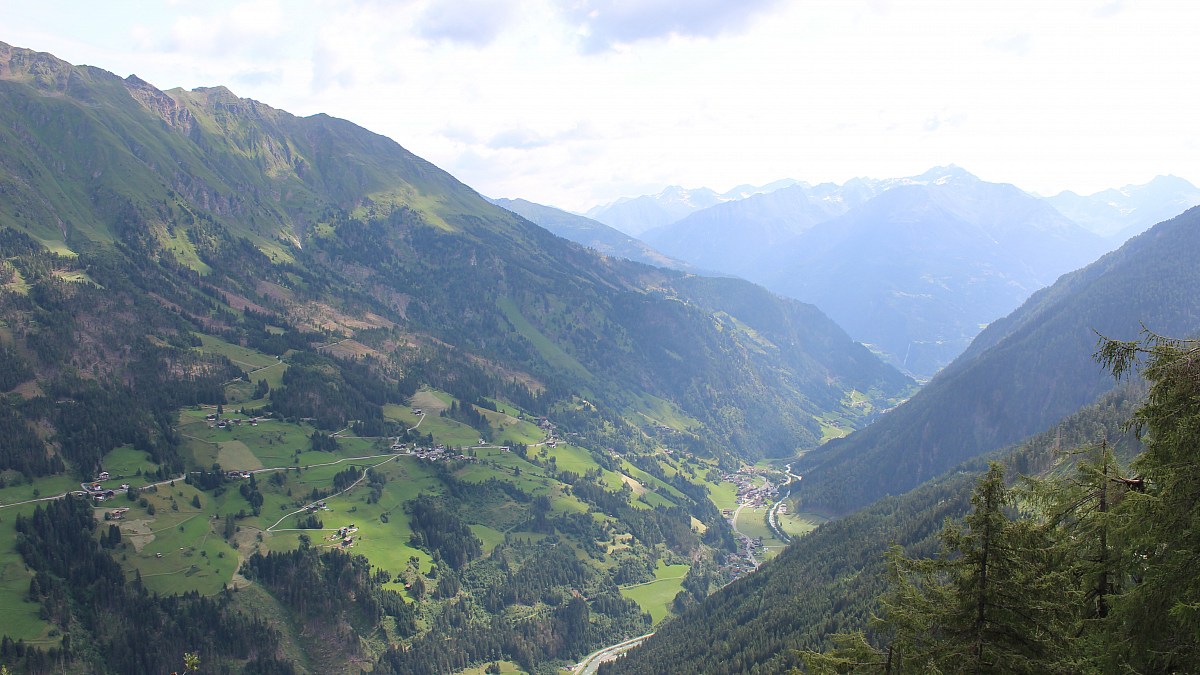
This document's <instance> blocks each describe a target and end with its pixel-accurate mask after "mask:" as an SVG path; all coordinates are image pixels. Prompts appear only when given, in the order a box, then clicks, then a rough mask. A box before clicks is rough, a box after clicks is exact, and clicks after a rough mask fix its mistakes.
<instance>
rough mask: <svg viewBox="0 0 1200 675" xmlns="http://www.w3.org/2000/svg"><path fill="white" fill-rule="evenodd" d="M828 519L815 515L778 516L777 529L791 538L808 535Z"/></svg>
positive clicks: (785, 514) (803, 513)
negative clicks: (779, 528) (781, 529)
mask: <svg viewBox="0 0 1200 675" xmlns="http://www.w3.org/2000/svg"><path fill="white" fill-rule="evenodd" d="M828 520H829V519H828V518H826V517H824V516H821V515H819V514H816V513H805V512H799V513H784V514H781V515H780V516H779V527H781V528H783V531H784V532H787V533H788V534H790V535H791V536H793V537H799V536H801V535H804V534H808V533H809V532H812V531H813V530H815V529H817V526H819V525H820V524H821V523H824V522H826V521H828Z"/></svg>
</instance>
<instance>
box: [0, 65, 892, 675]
mask: <svg viewBox="0 0 1200 675" xmlns="http://www.w3.org/2000/svg"><path fill="white" fill-rule="evenodd" d="M0 97H2V99H3V102H2V104H0V121H2V122H3V124H0V194H3V195H4V199H0V392H3V398H2V405H0V430H2V431H3V433H4V434H5V438H6V442H5V443H4V444H0V528H3V529H4V530H5V531H7V532H8V534H9V536H8V537H7V538H6V541H9V542H11V543H10V544H9V546H8V547H5V548H4V549H3V550H2V551H0V612H2V613H3V616H4V617H6V620H5V621H4V622H3V625H4V629H3V631H0V632H4V633H6V634H7V637H0V663H4V664H6V665H9V666H10V667H13V668H16V669H17V672H47V671H49V670H52V669H59V670H61V669H63V668H65V669H66V670H85V671H89V672H147V673H161V672H170V671H171V670H173V669H174V670H177V669H179V668H180V664H181V663H182V657H183V653H184V652H188V653H194V654H198V655H199V657H200V659H201V662H202V663H204V664H207V665H208V667H211V668H212V669H214V670H216V671H221V670H224V669H228V670H245V671H246V672H259V673H292V672H295V673H300V672H312V673H317V672H319V673H333V672H359V671H360V670H362V669H363V668H364V667H368V666H369V667H371V668H373V669H374V672H378V673H387V672H394V673H404V672H431V671H435V670H440V671H445V672H454V671H459V670H467V669H472V668H479V667H481V666H483V665H485V664H486V663H488V662H490V661H492V660H499V661H505V662H509V663H512V664H517V665H519V666H520V667H521V668H522V669H524V670H526V671H545V670H551V669H553V668H555V667H556V666H557V665H561V664H564V663H567V662H568V661H570V660H571V659H574V658H578V657H580V656H582V655H584V654H586V653H587V652H589V651H591V650H592V649H594V648H596V647H597V646H600V645H602V644H605V643H607V642H611V641H613V640H614V639H619V638H621V637H623V636H627V635H639V634H642V633H644V632H646V630H647V629H648V628H649V625H648V623H647V621H649V620H657V619H660V618H662V617H664V616H666V615H668V614H669V613H670V612H673V611H676V609H678V608H679V607H683V606H686V605H688V604H689V603H695V602H697V601H698V600H699V599H702V598H703V597H704V596H705V595H706V594H707V593H708V592H710V591H711V590H713V589H715V588H717V587H719V586H720V585H721V584H723V583H725V582H726V581H727V580H728V579H729V578H730V571H729V570H730V568H731V567H735V566H733V565H731V564H728V563H730V562H731V561H732V560H733V558H734V556H736V553H735V551H736V544H735V542H734V540H733V538H732V536H731V533H730V530H729V527H728V525H727V523H726V521H725V519H724V518H723V517H722V515H721V513H720V511H719V509H718V507H717V506H715V504H714V502H713V500H712V499H710V497H709V491H710V490H721V491H724V490H726V488H727V487H728V486H725V487H722V486H721V485H720V480H721V479H720V477H721V475H722V470H728V469H733V468H736V467H737V466H739V465H740V463H741V462H742V461H743V460H744V459H745V460H750V461H754V460H758V459H760V458H762V457H764V456H776V457H783V456H790V455H792V454H794V453H795V452H797V451H799V450H805V449H810V448H812V447H814V446H816V445H817V444H818V443H819V442H820V441H821V440H822V438H823V435H824V431H825V429H826V428H827V427H828V420H831V419H835V420H838V421H839V423H840V424H844V425H845V426H847V427H855V426H861V425H863V424H865V423H866V422H867V421H868V420H869V412H868V411H869V410H870V409H871V408H870V406H863V405H860V404H858V402H857V401H856V400H855V397H856V396H860V394H859V393H858V392H866V394H865V395H866V396H867V397H868V398H869V399H870V400H869V403H870V405H871V406H876V407H887V406H890V405H893V404H894V403H895V401H897V400H899V399H900V398H902V397H903V396H906V395H907V394H908V393H909V392H910V390H911V388H912V382H911V381H910V380H908V379H907V378H905V377H903V376H902V375H900V374H899V373H898V372H897V371H895V370H894V369H892V368H890V367H888V366H886V365H884V364H882V363H881V362H880V361H878V360H877V359H875V358H874V357H873V356H872V355H871V354H870V353H869V352H868V351H867V350H866V349H864V348H863V347H862V346H861V345H857V344H855V343H853V342H851V341H850V339H849V338H848V337H847V336H846V335H845V334H844V333H843V332H842V331H841V330H840V329H838V328H837V327H836V326H835V325H833V324H832V323H831V322H830V321H829V320H828V319H827V318H826V317H824V316H823V315H821V314H820V313H819V312H817V311H816V310H814V309H813V308H812V307H811V306H808V305H803V304H801V303H797V302H791V301H785V300H781V299H779V298H776V297H774V296H771V295H769V294H767V293H765V292H763V291H762V290H761V289H758V288H756V287H753V286H751V285H749V284H747V283H745V282H741V281H737V280H717V279H701V278H699V277H694V276H689V275H686V274H683V273H679V272H673V271H665V270H659V269H655V268H651V267H647V266H643V265H639V264H636V263H631V262H627V261H621V260H616V259H612V258H605V257H602V256H599V255H597V254H595V253H593V252H590V251H588V250H586V249H584V248H582V247H580V246H578V245H575V244H572V243H570V242H566V241H564V240H562V239H559V238H558V237H555V236H553V235H551V234H550V233H548V232H546V231H545V230H543V229H541V228H539V227H537V226H535V225H533V224H532V223H530V222H528V221H526V220H524V219H522V218H520V217H518V216H516V215H515V214H512V213H511V212H508V211H505V210H503V209H501V208H499V207H496V206H494V205H492V204H490V203H488V202H487V201H486V200H484V199H482V198H481V197H480V196H479V195H477V194H476V193H475V192H474V191H472V190H470V189H469V188H467V187H466V186H464V185H462V184H461V183H459V182H458V181H457V180H455V179H454V178H453V177H451V176H450V175H448V174H446V173H444V172H442V171H441V170H439V169H437V168H436V167H434V166H432V165H430V164H429V163H427V162H425V161H423V160H421V159H419V158H417V157H415V156H413V155H411V154H410V153H408V152H407V151H405V150H404V149H403V148H402V147H400V146H399V145H397V144H396V143H395V142H393V141H391V140H389V139H386V138H383V137H381V136H378V135H376V134H372V133H370V132H368V131H366V130H364V129H361V128H360V127H357V126H355V125H353V124H351V123H349V122H346V121H343V120H338V119H334V118H330V117H328V116H324V115H316V116H312V117H307V118H298V117H295V116H292V115H290V114H288V113H286V112H283V111H279V110H274V109H272V108H270V107H269V106H266V105H264V104H262V103H259V102H255V101H249V100H245V99H239V98H237V97H236V96H234V95H233V94H232V93H231V92H229V91H228V90H226V89H224V88H221V87H217V88H206V89H197V90H193V91H182V90H169V91H161V90H158V89H156V88H154V87H153V86H151V85H149V84H148V83H146V82H143V81H141V80H139V79H138V78H136V77H133V76H131V77H129V78H125V79H122V78H119V77H116V76H114V75H112V74H110V73H107V72H104V71H102V70H99V69H97V68H90V67H75V66H71V65H70V64H66V63H64V62H62V61H60V60H58V59H55V58H54V57H53V56H50V55H48V54H40V53H36V52H31V51H28V50H23V49H18V48H12V47H8V46H7V45H0ZM418 410H419V411H420V412H417V411H418ZM439 445H440V446H443V448H442V449H441V450H438V449H437V448H438V446H439ZM417 448H420V449H421V450H419V451H418V450H417ZM426 449H428V450H426ZM419 455H425V456H424V457H421V456H419ZM233 470H236V471H237V472H238V473H237V474H236V477H235V476H234V475H231V474H229V473H228V472H229V471H233ZM101 472H108V473H109V474H110V478H108V479H105V480H103V481H98V482H100V483H101V484H102V485H103V486H104V490H105V491H107V490H112V491H113V494H112V495H111V496H109V497H108V498H107V499H105V500H103V501H101V500H99V499H97V498H96V497H95V495H92V494H89V490H88V489H87V488H86V487H85V486H86V484H90V483H92V482H93V481H94V480H96V478H97V477H98V476H99V475H100V474H101ZM126 484H127V485H128V487H127V488H122V487H119V486H121V485H126ZM71 492H75V493H79V494H78V495H76V496H66V497H62V495H65V494H67V493H71ZM60 497H61V498H60ZM34 500H36V501H34ZM119 509H128V510H124V511H119V512H118V510H119ZM18 514H19V515H20V516H21V518H20V519H18V518H17V515H18ZM106 515H107V517H108V519H107V520H106V519H105V516H106ZM346 528H349V529H350V530H353V532H348V531H347V529H346ZM339 530H340V531H341V533H340V534H339V533H338V531H339ZM335 535H337V536H335ZM347 537H349V539H350V541H346V542H345V543H343V540H344V539H346V538H347ZM685 568H686V569H687V570H690V571H689V572H688V573H687V574H686V575H685V580H683V581H680V580H679V579H678V578H677V577H678V576H679V574H674V573H675V572H680V573H682V572H683V571H684V569H685ZM660 570H668V571H670V572H672V573H671V574H665V573H660V572H659V571H660ZM656 574H659V575H660V576H661V577H662V578H661V579H657V580H656ZM668 577H672V578H668ZM647 582H653V583H652V584H647ZM642 584H647V585H645V586H643V585H642ZM675 584H678V586H676V585H675ZM627 588H632V589H633V590H632V591H631V592H628V593H623V589H627ZM639 589H652V590H653V592H650V590H639ZM672 591H674V592H672ZM667 596H670V597H667ZM676 596H682V599H681V600H679V601H678V602H676V601H677V598H676ZM630 598H632V599H630ZM264 616H268V617H271V618H270V619H263V618H261V617H264ZM647 617H652V618H651V619H647ZM231 631H233V632H236V633H237V636H236V638H234V637H230V632H231ZM447 638H450V639H451V640H452V641H453V644H454V645H455V647H454V648H453V649H447V648H446V639H447Z"/></svg>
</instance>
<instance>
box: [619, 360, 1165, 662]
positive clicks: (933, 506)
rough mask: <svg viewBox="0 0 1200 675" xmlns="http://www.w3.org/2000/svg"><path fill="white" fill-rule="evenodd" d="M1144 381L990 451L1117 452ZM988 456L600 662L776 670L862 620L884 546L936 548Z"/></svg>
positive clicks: (817, 535)
mask: <svg viewBox="0 0 1200 675" xmlns="http://www.w3.org/2000/svg"><path fill="white" fill-rule="evenodd" d="M1143 392H1144V389H1142V388H1141V387H1139V386H1138V385H1137V384H1136V383H1130V384H1129V385H1126V386H1122V387H1120V388H1118V389H1117V390H1114V391H1113V392H1111V393H1109V394H1108V395H1106V396H1104V397H1102V399H1101V400H1100V401H1098V402H1097V403H1095V404H1093V405H1091V406H1088V407H1087V408H1085V409H1083V410H1081V411H1079V412H1078V413H1076V414H1074V415H1072V416H1070V417H1068V418H1066V419H1064V420H1062V421H1061V422H1060V423H1059V424H1057V425H1055V426H1054V427H1053V428H1052V429H1050V430H1048V431H1045V432H1043V433H1041V434H1038V435H1037V436H1034V437H1032V438H1030V439H1028V440H1027V441H1025V442H1023V443H1021V444H1019V445H1017V446H1013V447H1010V448H1007V449H1005V450H1003V451H1000V452H997V453H994V454H993V456H992V457H991V458H992V459H996V460H999V461H1001V462H1003V464H1004V465H1005V466H1006V467H1007V468H1008V475H1009V477H1010V479H1012V480H1015V478H1016V477H1017V476H1020V475H1039V474H1045V473H1054V472H1056V471H1059V470H1060V469H1059V468H1058V467H1060V466H1063V465H1064V463H1065V462H1068V461H1069V460H1070V456H1069V455H1067V454H1065V451H1067V450H1070V449H1072V448H1083V447H1093V446H1094V445H1095V444H1097V443H1100V442H1106V443H1107V444H1108V446H1109V447H1110V448H1111V449H1113V451H1114V452H1116V453H1117V454H1118V455H1119V456H1121V457H1123V458H1125V460H1126V461H1128V459H1129V458H1131V457H1133V456H1134V455H1135V454H1136V453H1137V451H1138V449H1139V448H1140V444H1139V443H1138V441H1137V439H1136V437H1135V436H1134V435H1133V434H1131V433H1129V432H1128V431H1126V430H1125V423H1126V422H1127V421H1128V420H1129V418H1130V417H1131V416H1132V414H1133V412H1134V410H1135V408H1136V405H1137V402H1138V401H1139V400H1140V399H1141V397H1142V393H1143ZM988 460H989V456H984V457H980V458H977V459H974V460H971V461H969V462H966V463H964V464H962V465H959V466H957V467H955V468H954V469H953V470H952V471H950V472H947V473H946V474H944V475H943V476H940V477H938V478H937V479H935V480H932V481H929V482H927V483H926V484H924V485H922V486H920V487H918V488H917V489H915V490H912V491H911V492H908V493H906V494H904V495H899V496H895V497H885V498H883V499H881V500H879V501H878V502H876V503H875V504H873V505H871V506H869V507H867V508H865V509H862V510H860V511H858V512H856V513H853V514H851V515H849V516H846V517H845V518H841V519H838V520H834V521H831V522H829V523H826V524H825V525H822V526H821V527H819V528H817V530H815V531H814V532H812V533H810V534H808V535H805V536H804V537H801V538H799V539H797V540H796V541H795V542H794V543H793V544H792V545H790V546H789V547H788V548H787V549H786V550H785V551H784V552H783V553H782V554H780V555H779V557H777V558H775V559H774V560H772V561H771V562H770V563H768V564H766V565H764V566H763V567H762V568H760V569H759V570H758V571H757V572H755V573H754V574H752V575H749V576H747V577H745V578H743V579H740V580H738V581H736V582H734V583H733V584H730V585H729V586H727V587H726V588H724V589H722V590H721V591H718V592H717V593H714V594H713V595H711V596H709V597H708V598H707V599H706V600H704V601H703V602H702V603H700V604H699V605H697V606H696V607H694V608H692V609H689V610H688V611H687V612H685V613H683V614H682V615H680V616H679V617H678V618H677V619H675V620H673V621H671V622H668V623H667V624H666V625H664V626H662V627H660V628H659V629H658V631H657V633H656V635H655V637H654V638H653V639H652V640H650V641H648V642H646V643H644V644H643V645H642V646H641V647H639V648H638V649H635V650H633V651H631V652H629V654H628V655H627V656H626V657H625V658H623V659H621V660H619V661H617V662H615V663H613V664H611V665H607V666H604V667H603V668H604V671H602V672H614V673H647V674H648V673H654V672H662V669H663V668H665V667H667V664H670V668H671V672H678V673H749V672H755V673H783V672H788V671H789V670H790V669H792V668H796V667H799V666H800V664H801V659H800V653H799V650H804V649H808V650H813V649H821V648H823V647H824V646H829V645H831V644H832V643H831V642H830V637H831V636H832V635H834V634H837V633H847V632H851V631H854V630H865V629H866V627H867V623H868V621H869V619H870V617H871V616H872V615H873V614H875V613H877V612H878V609H877V599H878V597H879V596H880V594H882V593H883V592H884V591H885V590H886V588H887V553H888V550H889V548H890V547H891V546H893V545H899V546H902V547H903V550H904V552H905V554H906V555H909V556H912V557H918V558H920V557H927V556H933V555H935V554H936V552H937V550H938V546H939V540H938V537H939V534H940V532H941V531H942V528H943V526H944V524H945V522H946V520H947V519H957V518H961V517H963V515H964V514H966V513H967V511H968V510H969V508H970V497H971V491H972V489H973V488H974V486H975V483H976V481H977V480H978V478H979V476H981V475H982V474H983V473H984V472H986V471H987V468H988Z"/></svg>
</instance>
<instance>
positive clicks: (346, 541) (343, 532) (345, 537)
mask: <svg viewBox="0 0 1200 675" xmlns="http://www.w3.org/2000/svg"><path fill="white" fill-rule="evenodd" d="M355 532H358V527H356V526H355V525H354V523H350V524H349V525H347V526H346V527H339V528H338V531H337V534H335V535H333V536H332V537H330V539H333V540H334V541H339V540H340V542H341V543H340V546H341V547H342V548H348V547H349V546H350V545H351V544H353V543H354V533H355Z"/></svg>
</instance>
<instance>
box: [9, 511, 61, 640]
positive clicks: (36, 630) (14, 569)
mask: <svg viewBox="0 0 1200 675" xmlns="http://www.w3.org/2000/svg"><path fill="white" fill-rule="evenodd" d="M37 506H38V505H37V504H24V505H21V506H14V507H10V508H4V509H0V538H2V540H3V541H4V543H3V544H0V634H3V635H7V636H9V637H11V638H12V639H13V640H25V642H27V643H29V644H34V645H38V646H40V647H48V646H56V645H58V644H59V642H60V639H61V638H59V637H57V636H53V635H51V631H52V629H53V627H52V626H51V625H50V624H48V623H46V622H45V621H42V619H41V618H40V617H39V616H38V614H39V609H40V607H41V606H40V605H39V604H38V603H34V602H29V601H28V600H27V599H26V598H27V597H28V596H29V581H30V579H32V578H33V574H31V573H30V572H29V570H27V569H26V568H25V561H24V560H22V559H21V554H19V553H17V547H16V541H17V530H16V525H15V523H16V518H17V516H18V515H22V516H26V517H28V516H29V515H30V514H32V513H33V510H34V509H35V508H37Z"/></svg>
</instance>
